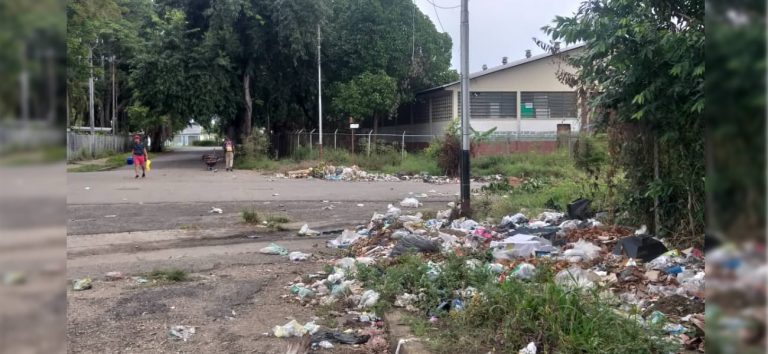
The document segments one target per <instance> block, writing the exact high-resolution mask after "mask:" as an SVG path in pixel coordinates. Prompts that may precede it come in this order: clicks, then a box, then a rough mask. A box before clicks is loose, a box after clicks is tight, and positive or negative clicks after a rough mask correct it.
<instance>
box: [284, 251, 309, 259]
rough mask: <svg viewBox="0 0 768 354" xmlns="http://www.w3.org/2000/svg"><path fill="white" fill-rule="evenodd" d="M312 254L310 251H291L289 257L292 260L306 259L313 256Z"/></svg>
mask: <svg viewBox="0 0 768 354" xmlns="http://www.w3.org/2000/svg"><path fill="white" fill-rule="evenodd" d="M311 256H312V255H311V254H309V253H302V252H298V251H296V252H291V253H289V254H288V259H290V260H292V261H306V260H307V259H309V257H311Z"/></svg>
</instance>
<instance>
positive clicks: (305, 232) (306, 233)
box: [299, 224, 320, 236]
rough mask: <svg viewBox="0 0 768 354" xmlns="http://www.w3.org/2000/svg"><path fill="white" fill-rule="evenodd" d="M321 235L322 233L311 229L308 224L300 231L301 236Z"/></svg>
mask: <svg viewBox="0 0 768 354" xmlns="http://www.w3.org/2000/svg"><path fill="white" fill-rule="evenodd" d="M319 234H320V232H318V231H315V230H312V229H310V228H309V225H308V224H304V225H303V226H302V227H301V229H300V230H299V236H314V235H319Z"/></svg>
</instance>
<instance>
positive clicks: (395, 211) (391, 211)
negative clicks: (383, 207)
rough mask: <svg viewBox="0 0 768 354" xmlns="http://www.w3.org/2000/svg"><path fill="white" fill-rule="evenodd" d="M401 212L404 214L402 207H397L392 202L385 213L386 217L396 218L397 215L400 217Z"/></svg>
mask: <svg viewBox="0 0 768 354" xmlns="http://www.w3.org/2000/svg"><path fill="white" fill-rule="evenodd" d="M400 214H402V211H401V210H400V208H397V207H395V206H394V205H392V204H389V205H388V206H387V213H386V214H385V216H386V217H388V218H396V217H399V216H400Z"/></svg>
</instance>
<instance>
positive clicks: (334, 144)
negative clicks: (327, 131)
mask: <svg viewBox="0 0 768 354" xmlns="http://www.w3.org/2000/svg"><path fill="white" fill-rule="evenodd" d="M338 132H339V129H336V130H335V131H334V132H333V149H334V150H336V133H338Z"/></svg>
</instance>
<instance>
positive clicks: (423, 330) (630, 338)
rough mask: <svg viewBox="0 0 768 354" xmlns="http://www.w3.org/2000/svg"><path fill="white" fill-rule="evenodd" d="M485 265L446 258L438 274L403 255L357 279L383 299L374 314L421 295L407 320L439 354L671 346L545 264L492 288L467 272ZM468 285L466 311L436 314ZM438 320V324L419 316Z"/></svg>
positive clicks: (493, 281)
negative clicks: (529, 275)
mask: <svg viewBox="0 0 768 354" xmlns="http://www.w3.org/2000/svg"><path fill="white" fill-rule="evenodd" d="M471 258H475V259H479V260H481V261H487V260H489V256H488V255H487V254H477V255H470V256H465V257H457V256H449V257H447V259H446V260H445V262H444V263H443V264H442V266H441V267H440V268H439V270H436V269H435V268H434V267H433V266H431V265H430V264H428V263H427V262H425V261H424V260H422V259H421V258H420V257H419V256H417V255H406V256H402V257H399V258H397V259H395V260H394V263H393V264H390V265H389V266H387V267H380V266H370V267H369V266H364V265H360V264H359V265H358V272H357V275H356V276H357V278H358V279H359V280H360V281H362V282H363V283H364V284H365V286H366V288H372V289H374V290H376V291H378V292H379V293H380V294H381V298H380V301H379V303H378V304H377V305H376V306H377V309H376V310H377V311H382V310H384V309H386V308H388V307H391V306H392V304H393V303H394V301H395V298H396V296H397V295H401V294H403V293H410V294H423V295H422V296H423V298H422V300H421V301H419V302H417V303H416V304H415V306H417V307H418V309H419V314H420V315H419V316H418V317H413V318H411V326H412V327H413V328H414V331H415V332H418V333H417V334H421V335H424V336H427V337H430V338H432V339H433V340H432V341H430V342H429V343H430V345H431V346H433V347H434V348H433V349H434V350H435V351H436V352H439V353H484V352H488V351H492V352H501V353H510V352H517V351H518V350H519V349H520V348H522V347H524V346H525V345H526V344H527V343H528V342H531V341H533V342H535V343H536V345H537V346H538V348H539V350H540V351H541V352H545V353H553V352H556V353H654V352H655V353H666V352H670V351H674V349H675V346H674V345H673V344H671V343H668V342H666V341H665V340H660V339H659V338H660V337H655V336H659V335H661V333H662V332H661V331H660V328H661V327H660V326H658V327H652V328H649V329H644V328H641V327H640V325H639V324H638V323H637V322H636V321H635V320H634V319H627V318H622V317H619V316H618V315H617V314H616V313H614V312H613V311H612V309H611V306H610V304H608V303H606V300H605V296H604V295H603V296H601V295H600V293H599V292H598V291H597V290H595V291H591V292H580V291H572V290H566V289H563V288H560V287H558V286H556V285H555V284H554V281H553V274H552V272H551V271H549V268H548V267H546V265H542V266H540V267H539V268H538V270H539V271H538V274H537V275H536V277H535V278H534V280H533V281H531V282H523V281H518V280H516V279H513V278H512V279H510V278H508V280H506V281H504V282H502V283H498V282H497V276H496V275H495V274H492V273H491V272H490V271H488V270H487V269H486V268H484V267H477V268H475V269H471V268H470V267H468V266H467V264H466V261H467V260H468V259H471ZM467 287H473V288H475V289H476V290H477V294H476V295H474V296H472V297H471V298H470V299H465V300H466V302H465V303H464V307H465V309H464V310H461V311H455V310H452V311H450V312H447V313H446V312H440V311H437V307H438V305H440V304H441V303H442V302H444V301H451V300H453V299H455V298H457V296H456V295H455V294H454V291H455V290H464V289H466V288H467ZM425 314H429V315H435V316H439V318H440V319H439V321H438V322H437V324H436V325H433V324H430V323H428V322H426V320H425V319H424V318H426V317H425V316H424V315H425Z"/></svg>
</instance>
